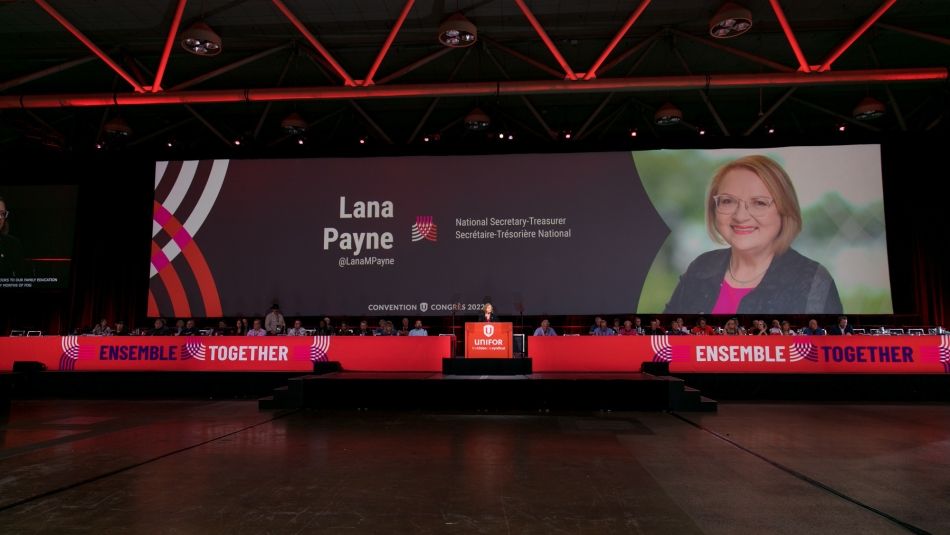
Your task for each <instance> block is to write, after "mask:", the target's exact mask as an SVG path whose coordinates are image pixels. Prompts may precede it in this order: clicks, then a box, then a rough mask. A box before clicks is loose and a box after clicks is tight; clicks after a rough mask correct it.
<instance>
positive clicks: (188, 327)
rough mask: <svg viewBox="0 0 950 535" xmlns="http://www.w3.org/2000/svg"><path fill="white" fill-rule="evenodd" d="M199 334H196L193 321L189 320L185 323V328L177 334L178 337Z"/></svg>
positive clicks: (197, 333) (196, 330)
mask: <svg viewBox="0 0 950 535" xmlns="http://www.w3.org/2000/svg"><path fill="white" fill-rule="evenodd" d="M199 334H201V333H200V332H198V327H197V326H195V320H193V319H189V320H188V321H186V322H185V328H184V329H182V330H181V332H179V333H178V336H198V335H199Z"/></svg>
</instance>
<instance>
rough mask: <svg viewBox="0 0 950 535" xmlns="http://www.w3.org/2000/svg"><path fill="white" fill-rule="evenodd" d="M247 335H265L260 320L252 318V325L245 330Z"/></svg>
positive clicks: (265, 332)
mask: <svg viewBox="0 0 950 535" xmlns="http://www.w3.org/2000/svg"><path fill="white" fill-rule="evenodd" d="M247 335H248V336H267V331H265V330H264V329H263V328H262V327H261V320H257V319H256V320H254V324H253V327H251V328H250V329H248V330H247Z"/></svg>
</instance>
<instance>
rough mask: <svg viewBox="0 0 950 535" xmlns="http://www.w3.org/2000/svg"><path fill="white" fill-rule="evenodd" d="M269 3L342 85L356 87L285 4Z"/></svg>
mask: <svg viewBox="0 0 950 535" xmlns="http://www.w3.org/2000/svg"><path fill="white" fill-rule="evenodd" d="M271 2H273V3H274V5H275V6H277V9H279V10H280V12H281V13H283V14H284V16H285V17H287V20H289V21H290V23H291V24H293V25H294V27H295V28H297V31H299V32H300V34H301V35H303V36H304V38H305V39H306V40H307V42H308V43H310V46H312V47H313V48H314V49H316V51H317V52H319V53H320V55H321V56H323V59H325V60H327V63H329V64H330V67H332V68H333V71H334V72H336V73H337V75H339V76H340V78H343V83H344V84H345V85H348V86H355V85H356V82H354V81H353V79H352V78H350V75H349V74H347V73H346V69H344V68H343V66H342V65H340V64H339V63H337V61H336V60H335V59H333V54H330V51H329V50H327V49H326V48H324V47H323V45H322V44H320V41H318V40H317V38H316V37H315V36H314V35H313V34H312V33H310V30H308V29H307V26H306V25H305V24H304V23H303V21H301V20H300V19H298V18H297V16H296V15H294V13H293V11H291V10H290V8H288V7H287V5H286V4H284V3H283V2H282V1H281V0H271Z"/></svg>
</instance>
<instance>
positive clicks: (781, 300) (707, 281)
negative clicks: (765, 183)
mask: <svg viewBox="0 0 950 535" xmlns="http://www.w3.org/2000/svg"><path fill="white" fill-rule="evenodd" d="M730 254H731V253H730V250H729V249H717V250H715V251H709V252H707V253H703V254H701V255H699V256H698V257H697V258H696V260H693V263H692V264H690V265H689V267H688V268H686V273H683V275H682V276H680V281H679V284H677V285H676V289H675V290H674V291H673V295H672V296H671V297H670V301H669V302H668V303H667V304H666V309H665V310H664V313H665V314H710V313H711V312H712V309H713V306H715V304H716V299H718V298H719V289H720V285H721V284H722V280H723V277H724V276H725V275H726V269H728V267H729V258H730ZM841 312H842V310H841V298H840V297H839V296H838V287H837V286H836V285H835V281H834V279H832V278H831V274H830V273H828V270H827V269H825V267H824V266H822V265H821V264H819V263H818V262H815V261H814V260H812V259H810V258H807V257H805V256H802V255H801V254H800V253H799V252H798V251H796V250H794V249H789V250H788V251H786V252H785V253H784V254H782V255H779V256H776V257H775V258H773V259H772V264H771V265H770V266H769V269H768V271H766V272H765V275H764V276H763V277H762V282H760V283H759V285H758V286H757V287H756V288H755V289H754V290H752V291H751V292H749V293H748V294H747V295H746V296H745V297H744V298H743V299H742V302H740V303H739V310H738V311H737V313H738V314H766V313H776V314H841Z"/></svg>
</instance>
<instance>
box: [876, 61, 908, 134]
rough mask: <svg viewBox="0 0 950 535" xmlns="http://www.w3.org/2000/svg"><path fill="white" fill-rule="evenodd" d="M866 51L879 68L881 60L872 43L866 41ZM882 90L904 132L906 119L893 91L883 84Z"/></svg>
mask: <svg viewBox="0 0 950 535" xmlns="http://www.w3.org/2000/svg"><path fill="white" fill-rule="evenodd" d="M868 52H870V53H871V59H872V60H874V66H875V67H877V68H880V67H881V62H880V60H879V59H878V58H877V52H876V51H875V50H874V45H872V44H871V43H868ZM884 92H885V93H887V99H888V100H889V101H890V103H891V109H893V110H894V116H895V117H897V125H898V126H900V129H901V131H902V132H906V131H907V121H905V120H904V114H903V113H901V107H900V106H898V105H897V99H896V98H894V93H893V92H892V91H891V86H890V85H888V84H884Z"/></svg>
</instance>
